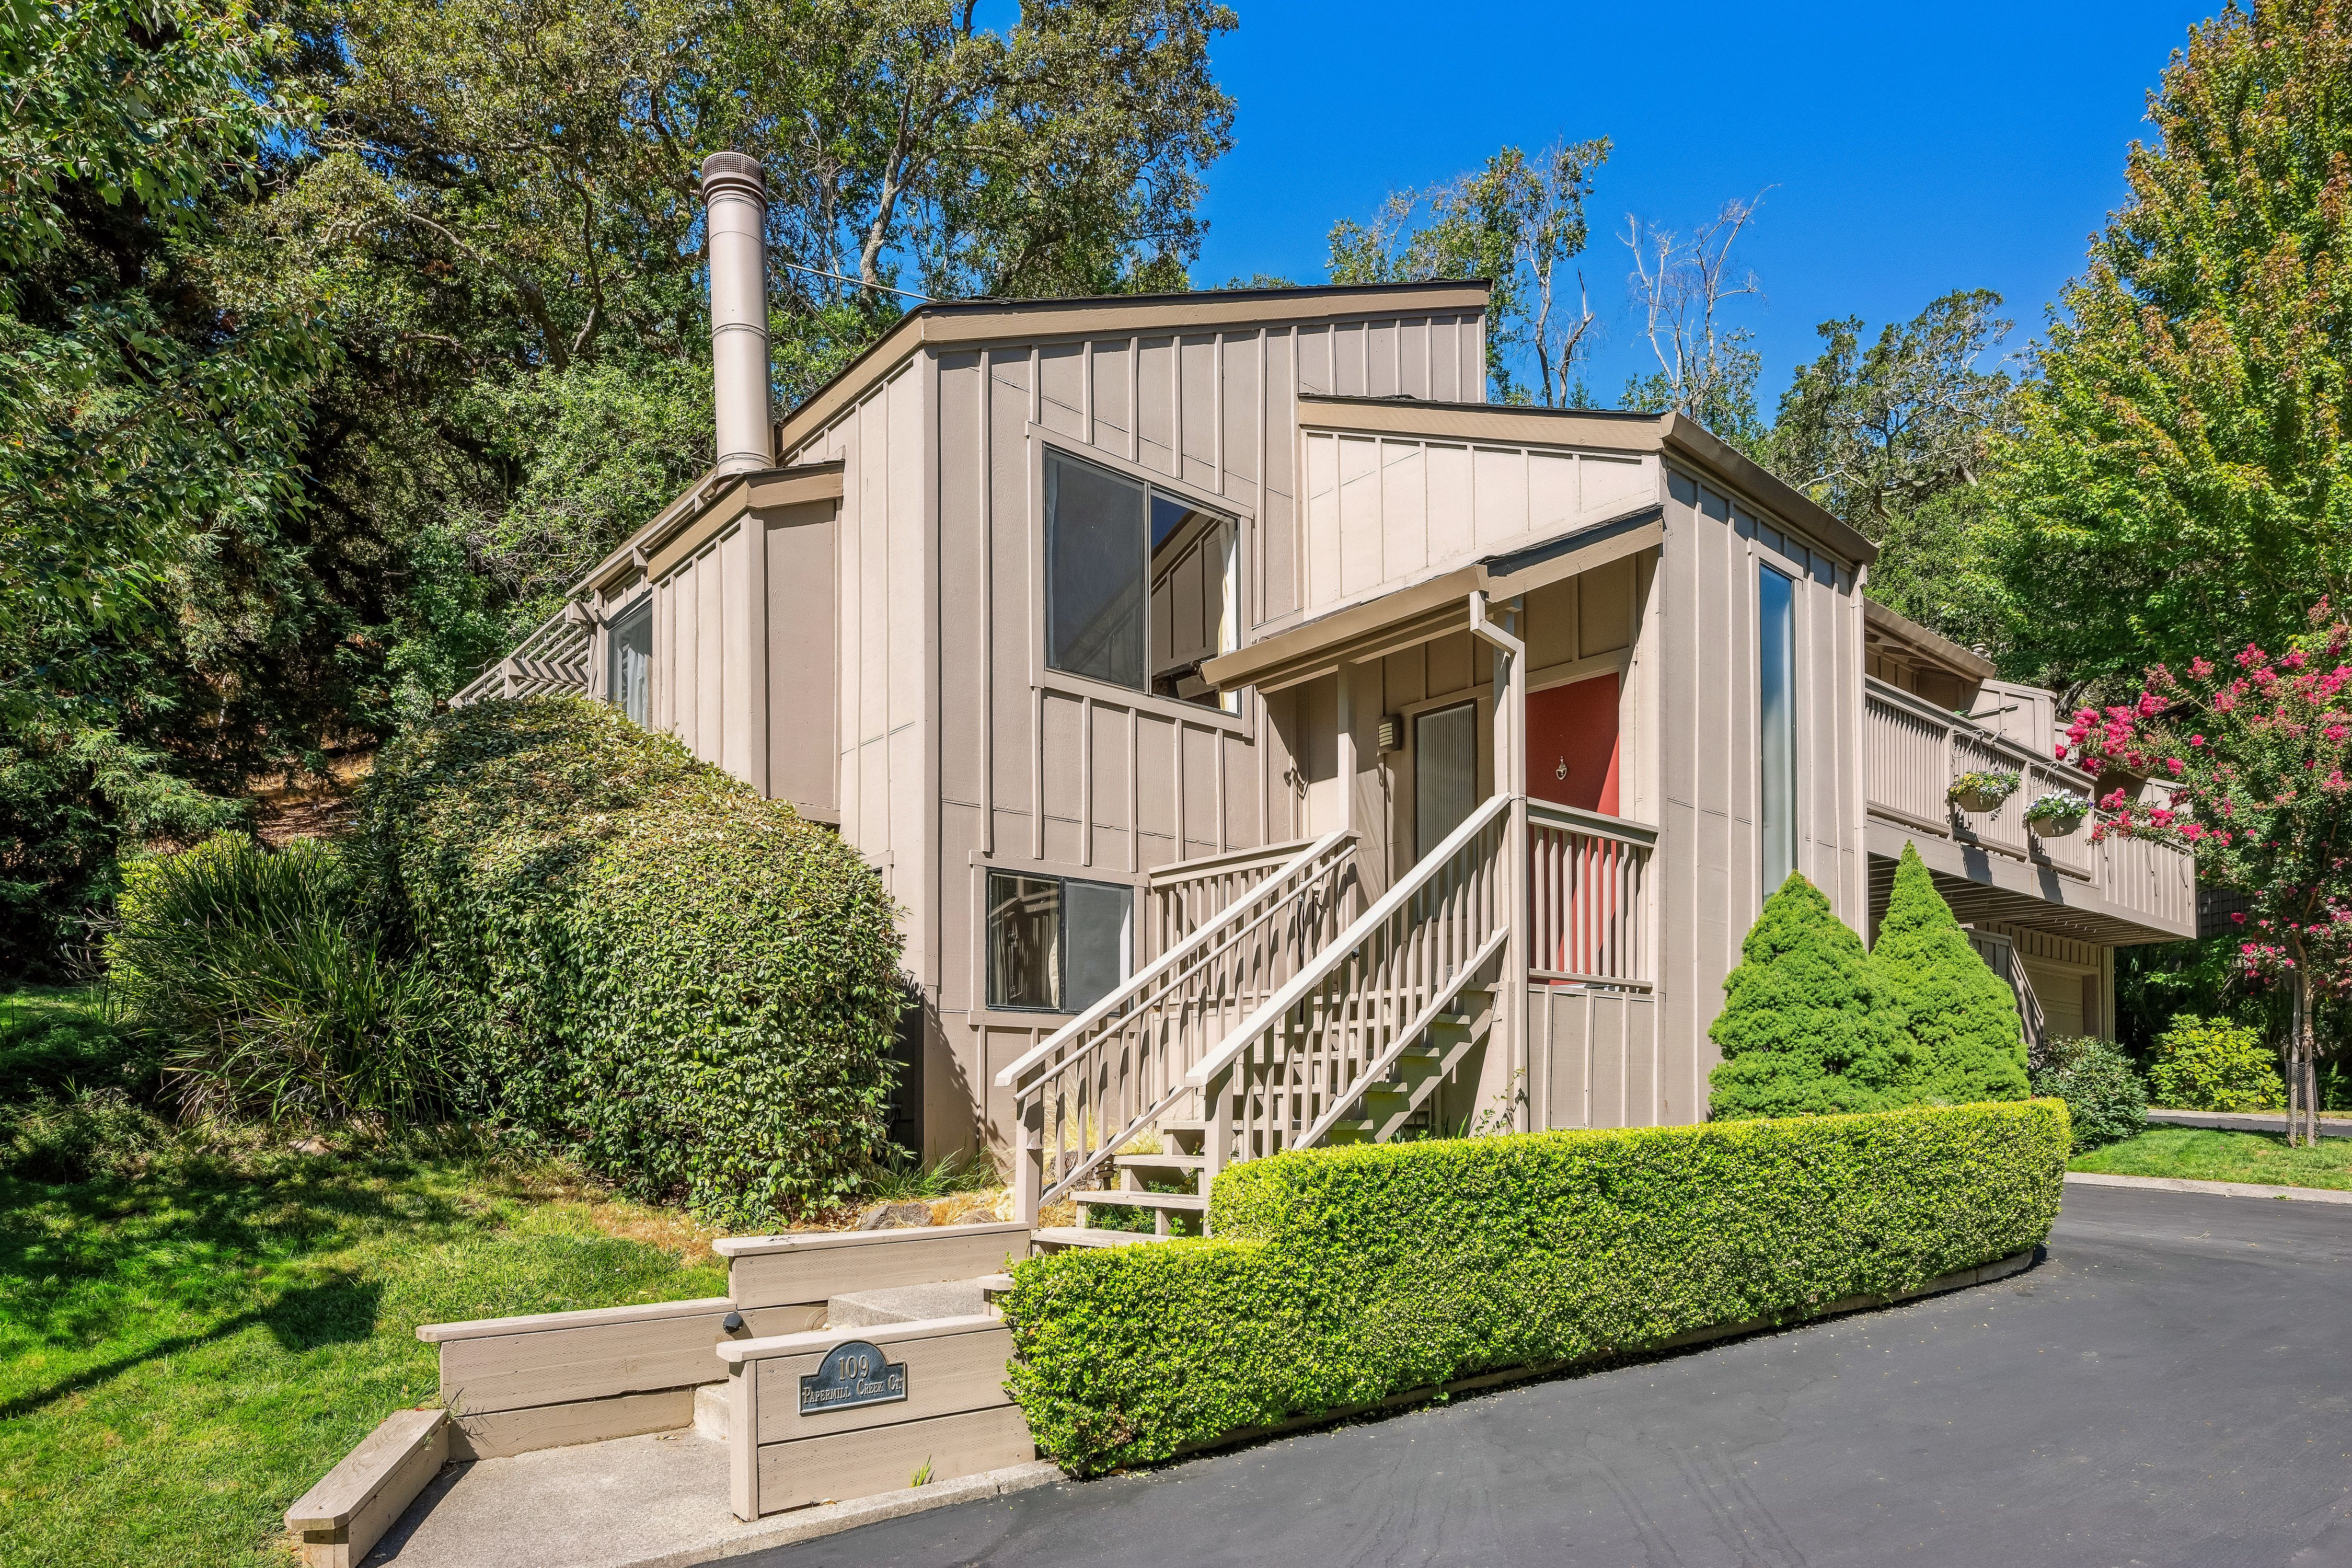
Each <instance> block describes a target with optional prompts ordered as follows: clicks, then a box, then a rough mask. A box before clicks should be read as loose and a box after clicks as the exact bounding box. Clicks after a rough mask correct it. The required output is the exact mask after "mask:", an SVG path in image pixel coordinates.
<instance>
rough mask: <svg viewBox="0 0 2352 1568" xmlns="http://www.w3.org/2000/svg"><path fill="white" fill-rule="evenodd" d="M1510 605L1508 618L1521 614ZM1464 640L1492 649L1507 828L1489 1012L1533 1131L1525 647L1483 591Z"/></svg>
mask: <svg viewBox="0 0 2352 1568" xmlns="http://www.w3.org/2000/svg"><path fill="white" fill-rule="evenodd" d="M1521 610H1522V605H1521V604H1520V602H1519V601H1518V600H1516V599H1515V600H1513V601H1512V603H1511V613H1512V619H1513V620H1514V621H1515V622H1516V621H1517V619H1518V617H1519V615H1520V614H1521ZM1470 635H1471V636H1472V637H1476V638H1478V639H1479V640H1480V641H1482V642H1485V643H1486V644H1487V645H1489V646H1490V647H1493V648H1494V650H1495V787H1496V790H1498V791H1503V792H1506V793H1507V794H1508V795H1510V799H1511V826H1510V828H1509V830H1508V831H1507V833H1506V834H1505V835H1504V837H1503V878H1502V880H1503V897H1504V898H1505V899H1507V900H1509V902H1508V905H1507V908H1508V909H1509V910H1510V941H1509V942H1507V943H1506V944H1505V946H1504V949H1503V983H1502V984H1501V985H1500V986H1499V987H1498V988H1497V989H1496V1005H1497V1006H1499V1007H1502V1008H1504V1009H1506V1010H1505V1012H1504V1013H1503V1016H1502V1019H1501V1022H1502V1023H1503V1026H1504V1027H1505V1029H1506V1031H1507V1033H1506V1034H1505V1036H1504V1039H1505V1041H1506V1042H1507V1065H1508V1067H1509V1070H1510V1075H1511V1076H1510V1079H1509V1081H1508V1082H1507V1085H1506V1086H1505V1089H1504V1092H1505V1093H1507V1094H1508V1095H1510V1096H1511V1097H1512V1100H1513V1103H1512V1107H1511V1120H1512V1125H1513V1126H1515V1127H1516V1128H1517V1130H1518V1131H1522V1132H1528V1131H1533V1130H1534V1122H1535V1085H1534V1082H1533V1075H1532V1074H1531V1073H1530V1072H1529V1071H1528V1066H1529V1064H1528V758H1527V749H1528V647H1527V644H1525V643H1523V642H1521V641H1520V640H1519V639H1518V638H1517V637H1513V636H1512V635H1511V634H1510V633H1509V632H1507V631H1505V630H1504V629H1503V628H1502V626H1501V625H1500V624H1499V623H1498V622H1495V621H1491V620H1489V619H1487V618H1486V590H1485V589H1484V588H1474V589H1472V590H1471V591H1470Z"/></svg>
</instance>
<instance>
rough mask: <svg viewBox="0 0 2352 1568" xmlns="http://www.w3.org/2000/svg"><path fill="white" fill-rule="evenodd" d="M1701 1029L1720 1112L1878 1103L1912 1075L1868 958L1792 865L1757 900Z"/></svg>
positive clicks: (1802, 1112) (1816, 1110)
mask: <svg viewBox="0 0 2352 1568" xmlns="http://www.w3.org/2000/svg"><path fill="white" fill-rule="evenodd" d="M1739 953H1740V962H1739V966H1738V968H1736V969H1734V970H1733V971H1732V972H1731V973H1730V974H1728V975H1727V976H1726V977H1725V979H1724V982H1723V991H1724V1004H1723V1011H1722V1012H1721V1013H1719V1014H1717V1016H1716V1020H1715V1022H1714V1023H1713V1024H1712V1025H1710V1026H1708V1029H1707V1037H1708V1038H1710V1039H1712V1040H1713V1041H1714V1042H1715V1043H1716V1045H1717V1047H1719V1048H1720V1049H1721V1050H1722V1052H1723V1060H1722V1061H1721V1062H1720V1063H1718V1064H1717V1067H1716V1068H1715V1071H1714V1072H1713V1073H1712V1074H1711V1075H1710V1076H1709V1077H1708V1079H1707V1086H1708V1089H1709V1094H1708V1100H1707V1103H1708V1109H1709V1112H1710V1114H1711V1115H1712V1116H1714V1118H1715V1119H1716V1120H1717V1121H1724V1120H1727V1119H1731V1118H1738V1117H1759V1116H1815V1115H1825V1114H1829V1113H1832V1112H1838V1111H1861V1110H1886V1109H1888V1108H1889V1107H1891V1106H1895V1105H1902V1104H1905V1103H1907V1101H1906V1100H1904V1099H1903V1098H1902V1096H1903V1094H1904V1090H1905V1085H1906V1084H1907V1083H1908V1082H1909V1081H1910V1080H1911V1079H1912V1078H1914V1077H1915V1076H1916V1064H1915V1062H1914V1059H1913V1058H1914V1052H1913V1050H1912V1047H1911V1045H1910V1042H1909V1041H1908V1040H1907V1039H1906V1038H1905V1037H1903V1036H1902V1034H1901V1033H1900V1031H1898V1030H1897V1029H1896V1028H1895V1026H1894V1019H1893V1016H1892V1015H1891V1014H1890V1013H1889V1012H1888V1011H1887V1009H1886V1007H1885V1005H1884V1001H1883V998H1882V997H1881V994H1880V990H1879V983H1878V979H1877V977H1876V975H1875V974H1874V973H1873V971H1872V969H1871V964H1870V956H1869V954H1868V953H1866V952H1864V951H1863V946H1862V939H1861V938H1860V937H1858V936H1856V935H1855V934H1854V933H1853V928H1852V927H1850V926H1848V925H1847V924H1846V923H1845V922H1844V921H1841V920H1840V919H1838V918H1837V911H1836V910H1832V908H1830V901H1829V900H1827V899H1826V898H1824V897H1822V890H1821V889H1819V888H1816V887H1814V886H1813V885H1812V884H1811V882H1809V881H1807V880H1805V879H1804V878H1803V877H1801V876H1800V875H1798V874H1797V873H1796V872H1793V871H1792V872H1790V874H1789V879H1788V880H1787V881H1785V882H1783V883H1781V884H1780V888H1779V889H1777V890H1776V891H1775V892H1774V893H1773V894H1772V896H1771V897H1770V898H1769V899H1767V900H1764V909H1763V912H1762V913H1760V914H1759V915H1758V916H1757V917H1756V923H1755V925H1754V926H1752V927H1750V928H1749V930H1748V939H1747V941H1746V942H1743V943H1742V944H1741V946H1740V950H1739Z"/></svg>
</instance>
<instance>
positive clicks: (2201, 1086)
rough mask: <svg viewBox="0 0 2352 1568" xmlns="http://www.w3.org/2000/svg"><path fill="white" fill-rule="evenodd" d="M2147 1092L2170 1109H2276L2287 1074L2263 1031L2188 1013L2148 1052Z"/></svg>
mask: <svg viewBox="0 0 2352 1568" xmlns="http://www.w3.org/2000/svg"><path fill="white" fill-rule="evenodd" d="M2147 1092H2148V1098H2149V1099H2150V1100H2152V1101H2153V1102H2154V1103H2156V1104H2158V1105H2160V1106H2163V1107H2165V1108H2166V1109H2168V1110H2278V1109H2279V1108H2280V1107H2282V1106H2284V1105H2285V1104H2286V1079H2284V1078H2283V1077H2281V1076H2280V1074H2279V1068H2278V1053H2277V1052H2275V1051H2273V1050H2272V1049H2271V1048H2270V1047H2268V1046H2266V1045H2264V1044H2263V1037H2262V1032H2261V1031H2260V1030H2258V1029H2250V1028H2247V1027H2246V1026H2243V1025H2242V1024H2233V1023H2231V1021H2230V1020H2229V1019H2227V1018H2200V1017H2199V1016H2196V1015H2195V1014H2193V1013H2183V1014H2181V1015H2180V1016H2179V1017H2176V1018H2175V1019H2173V1020H2172V1026H2171V1027H2169V1028H2168V1029H2166V1030H2165V1031H2164V1033H2162V1034H2160V1035H2158V1036H2157V1037H2156V1043H2155V1046H2154V1048H2153V1049H2151V1050H2150V1051H2149V1053H2148V1062H2147Z"/></svg>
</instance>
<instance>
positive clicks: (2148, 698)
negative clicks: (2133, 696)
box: [2137, 691, 2164, 719]
mask: <svg viewBox="0 0 2352 1568" xmlns="http://www.w3.org/2000/svg"><path fill="white" fill-rule="evenodd" d="M2137 707H2138V709H2139V716H2140V717H2141V718H2143V719H2153V718H2155V717H2156V716H2157V715H2158V713H2161V712H2162V711H2164V700H2163V699H2161V698H2159V697H2158V696H2157V694H2156V693H2155V692H2153V691H2143V692H2141V693H2140V694H2139V702H2138V704H2137Z"/></svg>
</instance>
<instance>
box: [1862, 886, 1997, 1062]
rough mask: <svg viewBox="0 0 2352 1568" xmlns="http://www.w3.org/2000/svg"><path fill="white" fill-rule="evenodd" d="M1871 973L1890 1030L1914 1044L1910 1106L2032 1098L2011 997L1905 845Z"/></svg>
mask: <svg viewBox="0 0 2352 1568" xmlns="http://www.w3.org/2000/svg"><path fill="white" fill-rule="evenodd" d="M1870 967H1871V969H1872V971H1873V972H1874V973H1875V974H1876V975H1877V976H1878V983H1879V987H1880V994H1881V995H1882V996H1883V997H1884V999H1885V1006H1886V1007H1887V1009H1888V1011H1889V1012H1890V1013H1891V1014H1892V1015H1893V1017H1894V1022H1895V1027H1897V1028H1898V1029H1900V1030H1901V1031H1902V1032H1903V1034H1904V1035H1905V1036H1906V1037H1907V1038H1908V1039H1909V1040H1910V1041H1911V1043H1912V1046H1913V1048H1914V1050H1915V1051H1916V1057H1915V1058H1914V1064H1915V1065H1914V1070H1915V1073H1916V1076H1914V1077H1912V1078H1911V1079H1909V1080H1908V1081H1907V1082H1906V1084H1904V1085H1903V1088H1902V1092H1903V1093H1904V1095H1905V1099H1904V1100H1903V1101H1902V1102H1901V1103H1907V1104H1922V1103H1925V1104H1943V1105H1967V1104H1971V1103H1973V1102H1975V1101H1978V1100H2020V1099H2022V1098H2024V1096H2025V1094H2026V1093H2027V1092H2028V1090H2027V1087H2026V1076H2025V1037H2024V1035H2023V1033H2022V1032H2021V1028H2020V1026H2019V1024H2018V1017H2017V997H2016V994H2014V993H2013V992H2011V990H2010V988H2009V983H2008V982H2007V981H2005V980H2003V979H2002V978H2001V977H2000V975H1998V974H1995V973H1993V972H1992V970H1991V969H1990V967H1989V966H1988V965H1987V964H1986V963H1985V961H1984V960H1983V959H1982V958H1980V957H1979V956H1978V954H1977V951H1976V949H1975V948H1973V947H1970V946H1969V937H1968V932H1966V931H1962V930H1961V929H1960V922H1959V921H1957V920H1955V919H1953V918H1952V910H1951V906H1950V905H1948V904H1947V903H1945V902H1944V895H1943V894H1941V893H1939V892H1937V890H1936V882H1935V879H1934V878H1933V877H1931V876H1929V875H1928V872H1927V867H1926V866H1925V865H1924V864H1922V863H1921V861H1920V859H1919V853H1918V851H1917V850H1916V849H1914V848H1913V847H1911V846H1910V845H1908V844H1906V845H1904V847H1903V858H1902V860H1901V861H1900V862H1899V863H1898V864H1897V865H1896V867H1895V888H1894V891H1893V892H1892V893H1891V894H1889V895H1888V898H1887V900H1886V914H1885V918H1884V919H1883V920H1881V921H1879V924H1878V942H1877V943H1876V945H1874V947H1873V948H1872V949H1871V951H1870Z"/></svg>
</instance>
